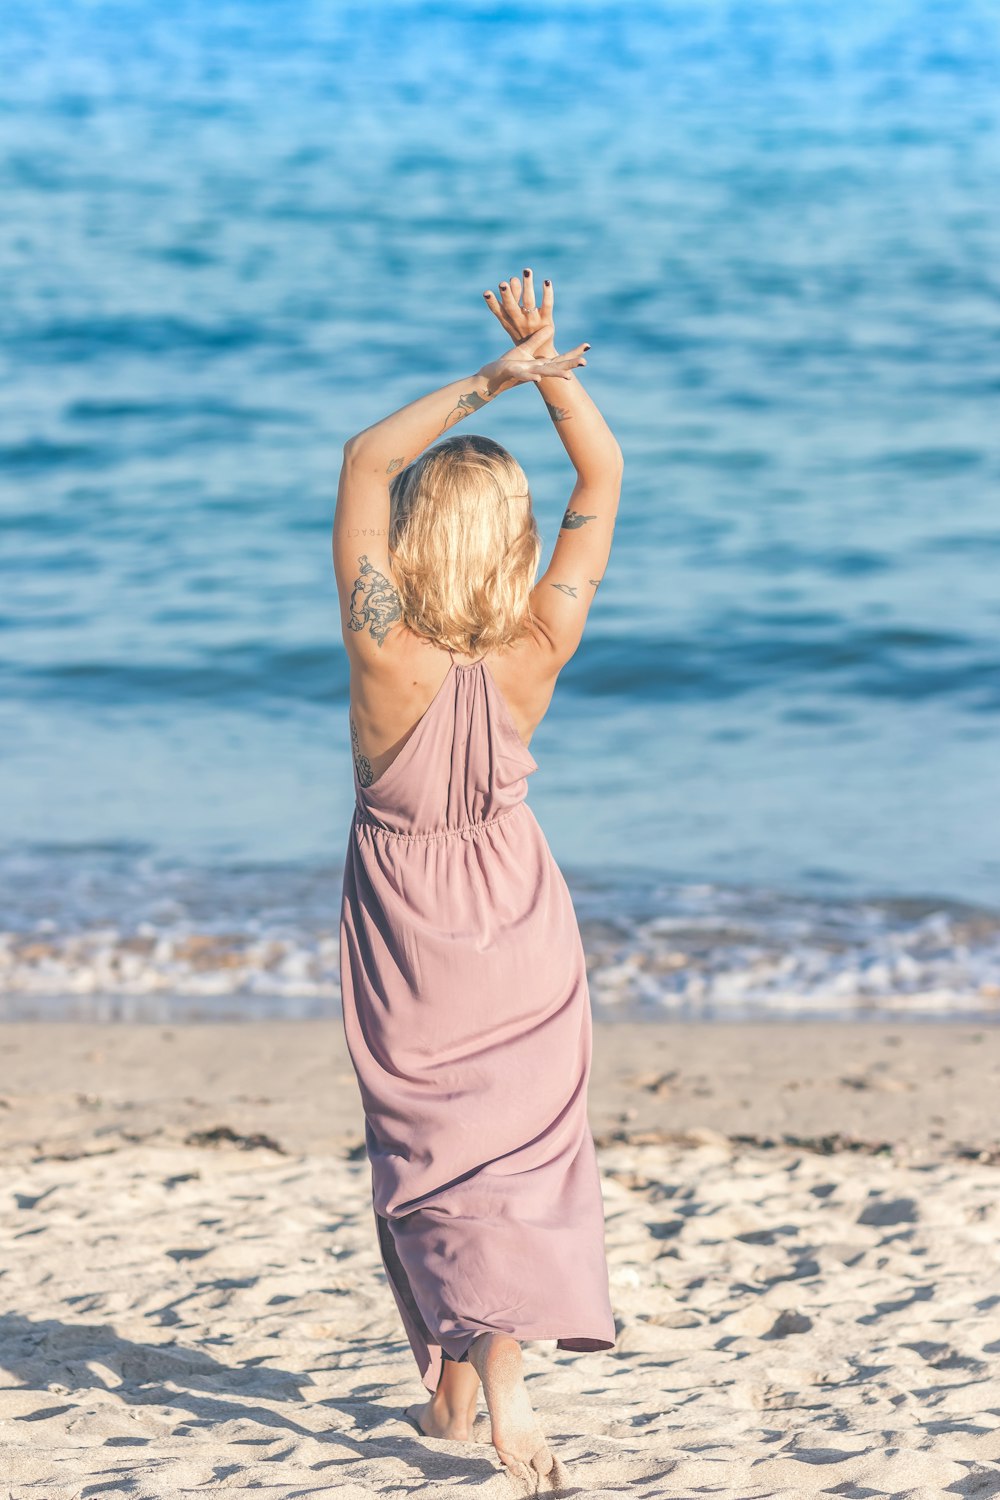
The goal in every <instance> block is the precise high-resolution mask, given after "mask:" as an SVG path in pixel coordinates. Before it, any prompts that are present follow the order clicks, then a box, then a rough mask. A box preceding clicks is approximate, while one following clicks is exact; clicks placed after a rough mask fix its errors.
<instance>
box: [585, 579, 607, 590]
mask: <svg viewBox="0 0 1000 1500" xmlns="http://www.w3.org/2000/svg"><path fill="white" fill-rule="evenodd" d="M587 582H588V583H592V584H593V585H594V588H595V589H596V587H597V585H598V584H599V583H602V582H603V579H600V578H588V579H587Z"/></svg>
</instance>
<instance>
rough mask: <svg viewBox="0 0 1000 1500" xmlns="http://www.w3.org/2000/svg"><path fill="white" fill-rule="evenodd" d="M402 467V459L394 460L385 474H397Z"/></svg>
mask: <svg viewBox="0 0 1000 1500" xmlns="http://www.w3.org/2000/svg"><path fill="white" fill-rule="evenodd" d="M402 467H403V460H402V459H401V458H394V459H393V460H392V462H391V463H390V465H389V467H388V468H387V469H386V471H385V472H386V473H387V474H395V473H396V470H397V469H401V468H402Z"/></svg>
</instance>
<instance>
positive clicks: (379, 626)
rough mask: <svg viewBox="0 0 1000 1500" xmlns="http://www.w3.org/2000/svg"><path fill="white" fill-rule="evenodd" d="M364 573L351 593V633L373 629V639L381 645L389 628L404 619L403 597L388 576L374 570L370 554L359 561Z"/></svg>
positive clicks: (349, 622)
mask: <svg viewBox="0 0 1000 1500" xmlns="http://www.w3.org/2000/svg"><path fill="white" fill-rule="evenodd" d="M358 562H359V563H360V564H361V572H360V573H359V574H358V576H357V578H356V579H355V580H354V589H353V592H352V594H351V618H350V620H349V621H348V624H349V626H350V628H351V630H370V631H371V633H372V638H373V639H374V640H375V641H376V642H377V643H378V645H380V646H381V644H382V642H383V641H384V640H385V638H386V636H387V635H388V634H389V628H390V626H391V625H394V624H395V622H396V621H397V620H401V619H402V618H403V610H402V607H401V605H400V600H399V595H398V594H397V592H396V590H395V589H394V588H393V586H392V584H391V583H390V582H389V580H388V578H386V576H385V574H384V573H380V572H379V570H378V568H373V567H372V565H371V563H370V562H369V561H368V557H367V554H365V553H362V555H361V556H360V557H359V558H358Z"/></svg>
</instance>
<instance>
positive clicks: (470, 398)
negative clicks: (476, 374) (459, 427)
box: [441, 391, 489, 432]
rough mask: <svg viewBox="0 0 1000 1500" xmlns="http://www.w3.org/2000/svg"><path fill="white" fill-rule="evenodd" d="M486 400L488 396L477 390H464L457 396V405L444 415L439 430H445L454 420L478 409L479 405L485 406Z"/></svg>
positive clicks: (459, 419) (456, 420)
mask: <svg viewBox="0 0 1000 1500" xmlns="http://www.w3.org/2000/svg"><path fill="white" fill-rule="evenodd" d="M488 400H489V397H488V396H481V395H480V394H479V392H478V391H464V392H463V393H462V395H461V396H459V398H458V405H457V406H453V407H452V409H451V411H450V412H449V413H448V415H447V416H446V417H445V419H444V426H443V427H442V428H441V431H442V432H447V431H448V428H449V427H454V425H455V423H456V422H460V421H461V420H462V418H463V417H467V416H468V415H469V413H470V412H473V411H478V410H479V408H480V407H481V406H485V405H486V403H487V401H488Z"/></svg>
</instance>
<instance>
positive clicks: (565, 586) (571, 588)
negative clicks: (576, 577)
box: [552, 583, 576, 599]
mask: <svg viewBox="0 0 1000 1500" xmlns="http://www.w3.org/2000/svg"><path fill="white" fill-rule="evenodd" d="M552 587H553V588H554V589H558V590H559V592H560V593H561V594H568V595H569V597H570V598H571V599H575V598H576V584H575V583H554V584H553V585H552Z"/></svg>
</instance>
